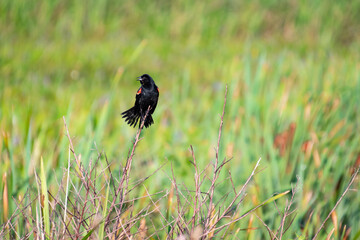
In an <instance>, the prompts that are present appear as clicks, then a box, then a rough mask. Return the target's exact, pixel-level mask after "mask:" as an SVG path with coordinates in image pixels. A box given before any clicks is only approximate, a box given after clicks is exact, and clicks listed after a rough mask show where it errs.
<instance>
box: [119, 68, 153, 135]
mask: <svg viewBox="0 0 360 240" xmlns="http://www.w3.org/2000/svg"><path fill="white" fill-rule="evenodd" d="M137 80H138V81H140V83H141V87H140V88H139V90H138V91H137V93H136V100H135V105H134V106H133V107H132V108H130V109H129V110H127V111H125V112H123V113H121V115H122V117H123V118H125V122H127V123H128V124H129V125H130V126H133V127H136V124H137V123H138V121H139V119H140V121H139V127H140V126H141V122H142V120H143V118H144V117H145V114H146V111H147V110H148V107H149V106H150V110H149V113H148V115H147V117H146V119H145V123H144V126H145V127H146V128H147V127H149V126H150V125H151V124H153V123H154V120H153V119H152V116H151V114H153V113H154V111H155V108H156V105H157V102H158V98H159V88H158V87H157V86H156V85H155V82H154V80H153V79H152V77H150V75H148V74H144V75H142V76H141V77H138V79H137Z"/></svg>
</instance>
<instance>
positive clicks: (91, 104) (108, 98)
mask: <svg viewBox="0 0 360 240" xmlns="http://www.w3.org/2000/svg"><path fill="white" fill-rule="evenodd" d="M359 12H360V3H359V1H330V2H329V1H321V0H315V1H290V0H289V1H265V0H257V1H248V0H244V1H232V0H228V1H220V0H213V1H204V2H201V1H188V0H184V1H141V2H140V1H111V0H103V1H86V2H85V1H68V0H65V1H58V0H55V1H34V0H29V1H20V0H17V1H11V0H3V1H1V3H0V30H1V34H0V42H1V44H0V79H1V81H0V131H1V134H2V135H1V137H0V149H1V152H0V174H1V176H3V175H4V173H7V177H8V178H7V183H8V189H9V192H10V193H11V197H13V198H14V199H22V198H23V197H24V195H25V194H26V191H27V190H28V189H29V191H30V192H36V191H37V188H36V182H35V177H34V173H35V172H41V173H42V172H43V171H42V169H41V170H39V167H40V161H41V156H43V158H44V159H45V162H44V171H45V173H46V182H47V188H48V190H49V191H50V192H54V191H56V190H57V189H58V185H57V181H56V180H57V179H59V178H61V176H62V174H63V171H64V169H66V168H67V167H68V156H69V152H68V140H67V138H66V136H65V130H64V126H63V121H62V116H65V117H66V119H67V123H68V125H69V130H70V132H71V136H72V137H74V138H73V142H74V145H75V149H76V151H77V153H78V154H81V161H82V162H83V164H84V165H85V166H88V163H89V162H90V161H92V160H94V159H96V157H97V153H98V152H101V151H104V152H106V154H107V156H108V158H109V161H110V162H112V168H113V170H114V171H118V170H119V169H120V168H121V167H122V166H123V164H124V163H125V160H126V156H127V154H128V151H129V149H130V147H131V145H132V140H133V137H134V134H135V130H134V129H131V128H129V127H128V126H127V125H125V123H124V121H123V120H122V119H121V116H120V113H121V112H122V111H124V110H126V109H127V108H129V107H131V105H132V104H133V103H134V100H135V93H136V90H137V88H138V83H137V82H136V81H135V80H136V77H137V76H139V75H141V74H143V73H149V74H150V75H151V76H153V78H154V79H155V81H156V84H157V85H158V86H159V88H160V99H159V105H158V108H157V109H156V111H155V114H154V116H153V117H154V121H155V125H154V126H152V127H151V128H149V129H146V130H145V131H144V132H143V133H142V137H144V138H143V140H142V141H141V142H140V143H139V146H138V148H137V150H136V155H135V161H134V163H133V170H132V173H131V174H132V177H131V178H132V180H134V181H135V180H136V179H140V178H143V177H144V176H148V175H150V174H151V173H152V172H153V171H155V170H156V169H158V168H159V167H160V166H161V165H162V164H163V163H165V162H166V161H169V162H170V163H171V164H172V165H173V167H174V171H175V173H174V174H175V176H176V177H177V178H178V181H180V182H181V183H184V184H186V185H187V186H192V184H193V179H194V169H193V167H192V165H191V164H190V163H189V160H190V159H191V154H190V152H189V151H188V148H189V145H190V144H191V145H193V146H194V150H195V154H196V158H197V162H198V164H199V167H200V168H201V169H203V168H205V167H206V166H207V165H208V164H209V163H210V162H211V161H213V159H214V158H215V152H214V147H215V145H216V143H217V142H216V141H217V135H218V129H217V128H218V125H219V121H220V118H219V114H220V113H221V109H222V104H223V97H224V96H223V92H224V91H223V90H224V88H225V85H226V84H228V88H229V93H228V104H227V107H226V115H225V118H224V128H223V139H222V142H221V145H220V159H223V158H225V157H226V158H231V157H233V160H232V161H231V162H230V163H228V165H226V166H225V168H226V169H227V170H231V173H232V176H233V178H234V184H235V186H236V187H239V186H241V185H242V184H243V183H244V182H245V181H246V179H247V177H248V176H249V174H250V173H251V171H252V169H253V167H254V164H255V162H256V160H257V159H258V158H259V157H262V159H263V160H262V164H261V166H260V168H263V170H262V171H261V172H260V173H258V174H257V175H255V181H254V183H253V184H251V185H250V186H249V187H248V196H247V201H244V203H243V205H242V209H252V208H253V207H254V206H256V204H259V203H260V202H263V201H264V200H265V199H268V198H269V197H270V196H272V195H273V194H276V193H279V192H284V191H285V190H287V189H290V188H291V186H293V185H294V183H295V182H296V177H297V176H298V177H299V178H300V191H299V192H298V193H297V194H296V195H295V206H296V207H297V215H296V218H295V220H294V224H292V225H291V227H290V229H289V230H288V231H287V232H286V235H285V238H295V237H296V236H304V237H305V238H307V237H308V236H312V235H313V234H314V233H315V231H316V230H317V229H318V228H319V227H320V224H321V222H322V221H323V220H324V218H325V217H326V216H327V214H328V213H329V211H330V210H331V209H332V207H333V206H334V205H335V203H336V201H337V199H338V198H339V197H340V196H341V194H342V191H343V190H344V189H345V187H346V184H347V183H348V181H349V179H350V177H351V171H352V170H353V168H354V166H355V165H354V164H355V162H356V159H359V157H360V155H359V154H360V136H359V134H358V131H357V130H358V129H359V127H360V126H359V119H360V116H359V102H360V94H359V92H360V74H359V60H360V59H359V57H360V56H359V53H360V52H359V51H358V49H359V47H360V46H359V40H360V35H359V32H360V31H359V29H360V18H359V16H360V15H359V14H358V13H359ZM291 123H294V124H295V125H296V130H295V135H294V138H293V140H292V141H289V142H290V143H289V146H287V147H286V149H285V153H284V154H280V151H279V150H278V149H277V148H275V147H274V139H275V138H276V136H278V135H279V133H281V132H284V131H285V130H286V129H288V127H289V125H290V124H291ZM306 141H309V143H310V145H311V146H312V147H311V149H309V151H308V153H305V152H304V151H302V148H303V147H304V145H303V144H304V142H306ZM71 161H72V162H74V161H75V160H74V159H71ZM101 162H102V164H103V165H106V163H105V162H104V159H101ZM170 163H169V164H167V165H166V166H165V167H164V168H163V171H159V172H157V173H156V176H155V177H153V178H152V179H150V180H149V181H147V182H145V183H144V184H145V185H146V188H147V190H148V191H149V192H150V193H155V192H158V191H159V190H163V189H170V188H171V182H170V181H169V179H168V176H171V167H170ZM227 170H226V171H224V172H223V173H222V175H221V176H220V178H221V179H225V178H227V177H228V174H227ZM209 172H210V170H209ZM41 178H42V181H43V180H44V179H43V174H41ZM209 185H210V182H209V181H205V183H204V186H203V187H204V189H205V188H206V187H208V186H209ZM358 185H359V184H358V181H357V183H355V185H354V186H355V187H354V188H358ZM3 188H4V186H3V184H1V189H3ZM141 189H142V188H141ZM231 190H232V189H231V186H229V185H228V184H222V185H221V184H220V187H218V188H217V192H216V195H215V197H216V199H217V200H219V199H221V198H222V196H224V194H226V193H227V192H229V191H231ZM69 194H71V193H69ZM133 194H134V196H136V195H138V196H141V195H142V194H143V191H142V190H138V189H136V190H134V192H133ZM359 197H360V192H359V191H351V192H349V193H348V194H347V195H346V197H345V199H344V200H343V202H342V203H341V204H340V205H339V207H338V208H337V210H336V215H337V226H338V229H336V231H335V233H334V234H337V236H341V234H342V233H341V231H342V230H343V229H344V226H346V229H349V228H351V232H350V236H351V237H355V236H356V234H357V235H359V232H360V226H359V223H358V220H359V218H360V212H359V211H358V202H357V201H355V200H356V199H359ZM2 198H3V195H1V199H2ZM284 198H286V197H284ZM10 199H11V200H12V198H10ZM106 199H108V197H107V196H106ZM109 199H111V196H109ZM277 201H278V205H280V206H284V204H285V201H282V199H280V200H277ZM0 202H2V201H0ZM270 205H271V204H268V205H267V206H265V207H264V208H259V209H258V210H257V212H256V213H257V215H258V216H259V217H261V219H263V220H264V221H265V222H266V223H267V224H268V225H269V227H270V228H272V229H276V228H277V226H278V225H279V223H280V221H281V217H279V216H277V215H278V212H277V209H276V207H273V206H270ZM105 206H106V205H105ZM9 208H10V210H9V213H10V214H11V213H12V212H13V211H15V210H16V208H17V205H16V204H15V202H14V201H10V206H9ZM139 208H140V207H139ZM105 209H106V207H105ZM167 210H168V209H166V204H165V203H163V204H162V207H161V212H162V213H163V214H164V215H166V212H167ZM280 210H282V209H280ZM3 212H4V210H3V206H1V207H0V213H1V215H3ZM241 212H243V211H241ZM33 214H34V215H35V213H33ZM104 216H105V215H104ZM274 216H277V217H274ZM8 217H10V216H8ZM48 217H49V216H48ZM50 217H51V216H50ZM45 220H46V219H45ZM154 221H155V223H156V222H159V220H154ZM332 221H334V220H332ZM1 223H2V222H1ZM48 224H49V223H47V224H46V225H47V231H48V227H50V225H48ZM252 224H253V225H252V226H250V220H249V219H244V220H242V221H241V222H240V223H239V226H237V228H247V227H254V228H255V227H259V228H260V230H256V231H254V232H252V234H253V235H252V237H253V239H260V238H265V237H267V236H268V235H267V231H266V229H265V228H264V227H263V225H262V224H261V222H256V220H254V222H253V223H252ZM333 227H334V223H333V222H329V223H328V224H327V225H325V228H326V231H325V230H324V231H323V232H322V235H321V237H320V239H322V238H324V237H325V236H327V233H329V232H330V231H331V229H332V228H333ZM102 229H103V224H101V227H100V229H99V233H100V235H102V234H103V232H102V231H103V230H102ZM18 230H19V232H20V233H21V231H22V230H21V229H18ZM92 232H93V230H91V232H89V235H88V236H90V234H91V233H92ZM247 234H248V233H247V232H246V231H241V232H240V233H238V235H237V236H238V237H239V238H244V236H248V235H247ZM249 239H251V237H249Z"/></svg>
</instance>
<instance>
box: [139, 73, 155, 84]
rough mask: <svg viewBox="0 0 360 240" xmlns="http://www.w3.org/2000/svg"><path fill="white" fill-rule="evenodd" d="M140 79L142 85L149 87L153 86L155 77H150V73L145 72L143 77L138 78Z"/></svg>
mask: <svg viewBox="0 0 360 240" xmlns="http://www.w3.org/2000/svg"><path fill="white" fill-rule="evenodd" d="M137 80H138V81H140V83H141V85H143V86H145V87H147V86H151V84H152V82H153V79H152V78H151V77H150V75H149V74H143V75H142V76H141V77H138V78H137Z"/></svg>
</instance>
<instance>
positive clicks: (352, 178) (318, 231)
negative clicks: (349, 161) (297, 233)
mask: <svg viewBox="0 0 360 240" xmlns="http://www.w3.org/2000/svg"><path fill="white" fill-rule="evenodd" d="M359 170H360V167H358V168H357V169H356V171H355V172H354V174H353V175H352V176H351V179H350V181H349V183H348V185H347V186H346V189H345V190H344V192H343V193H342V194H341V197H340V198H339V200H338V201H337V202H336V204H335V206H334V207H333V209H331V211H330V212H329V214H328V215H327V217H326V218H325V220H324V221H323V222H322V224H321V226H320V228H319V229H318V230H317V231H316V233H315V235H314V237H313V238H312V239H313V240H314V239H316V238H317V236H318V235H319V233H320V231H321V229H323V228H324V225H325V223H326V221H327V220H328V219H329V218H330V216H331V214H332V213H333V212H334V211H335V209H336V207H337V206H338V205H339V203H340V202H341V201H342V199H343V198H344V196H345V195H346V193H347V192H348V191H349V190H350V187H351V185H352V184H353V182H354V181H355V179H356V177H357V175H358V173H359Z"/></svg>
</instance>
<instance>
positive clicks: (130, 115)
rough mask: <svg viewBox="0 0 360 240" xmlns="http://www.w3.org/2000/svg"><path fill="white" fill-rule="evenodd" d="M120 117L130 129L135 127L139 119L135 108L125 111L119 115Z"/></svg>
mask: <svg viewBox="0 0 360 240" xmlns="http://www.w3.org/2000/svg"><path fill="white" fill-rule="evenodd" d="M121 115H122V117H123V118H125V122H126V123H127V124H129V125H130V126H132V127H135V126H136V124H137V122H138V121H139V118H140V114H139V112H138V111H136V109H135V107H132V108H130V109H129V110H126V111H125V112H123V113H121ZM140 122H141V121H140Z"/></svg>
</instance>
